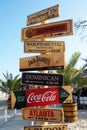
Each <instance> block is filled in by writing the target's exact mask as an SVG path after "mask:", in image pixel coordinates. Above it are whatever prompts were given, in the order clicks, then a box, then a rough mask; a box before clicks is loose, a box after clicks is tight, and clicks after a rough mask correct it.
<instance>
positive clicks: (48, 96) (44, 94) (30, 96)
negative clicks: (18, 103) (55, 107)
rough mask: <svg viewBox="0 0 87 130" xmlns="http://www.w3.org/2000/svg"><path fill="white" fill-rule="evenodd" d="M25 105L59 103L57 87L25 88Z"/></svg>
mask: <svg viewBox="0 0 87 130" xmlns="http://www.w3.org/2000/svg"><path fill="white" fill-rule="evenodd" d="M25 93H26V107H33V106H44V105H51V104H59V103H60V102H59V93H58V87H53V88H41V89H31V90H26V92H25Z"/></svg>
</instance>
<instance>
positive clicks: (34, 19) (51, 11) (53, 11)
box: [27, 5, 60, 26]
mask: <svg viewBox="0 0 87 130" xmlns="http://www.w3.org/2000/svg"><path fill="white" fill-rule="evenodd" d="M59 13H60V12H59V5H55V6H53V7H50V8H47V9H44V10H42V11H40V12H37V13H34V14H31V15H29V16H27V26H29V25H31V24H35V23H39V22H41V21H44V20H48V19H52V18H56V17H59Z"/></svg>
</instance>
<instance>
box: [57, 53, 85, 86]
mask: <svg viewBox="0 0 87 130" xmlns="http://www.w3.org/2000/svg"><path fill="white" fill-rule="evenodd" d="M80 56H81V53H80V52H75V53H74V54H73V55H72V57H71V59H70V61H69V62H68V64H67V65H66V67H65V69H64V70H60V71H59V70H57V73H61V74H63V75H64V85H71V86H72V87H75V86H77V87H80V86H81V85H82V84H81V79H80V75H81V73H83V71H84V69H85V67H86V65H84V66H82V67H81V68H80V69H77V68H75V66H76V64H77V62H78V60H79V57H80Z"/></svg>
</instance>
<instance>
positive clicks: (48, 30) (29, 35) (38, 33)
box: [21, 19, 73, 41]
mask: <svg viewBox="0 0 87 130" xmlns="http://www.w3.org/2000/svg"><path fill="white" fill-rule="evenodd" d="M72 26H73V21H72V20H71V19H70V20H65V21H60V22H54V23H49V24H44V25H38V26H34V27H27V28H23V29H22V32H21V40H22V41H29V40H33V39H40V38H54V37H61V36H68V35H72V34H73V29H72Z"/></svg>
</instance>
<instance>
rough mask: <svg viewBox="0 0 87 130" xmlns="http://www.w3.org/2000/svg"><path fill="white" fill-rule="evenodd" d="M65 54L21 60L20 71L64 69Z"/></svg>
mask: <svg viewBox="0 0 87 130" xmlns="http://www.w3.org/2000/svg"><path fill="white" fill-rule="evenodd" d="M64 54H65V53H64V52H58V53H52V54H43V55H38V56H33V57H27V58H20V63H19V64H20V71H29V70H31V71H34V70H55V69H58V70H59V69H64V66H65V55H64Z"/></svg>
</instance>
